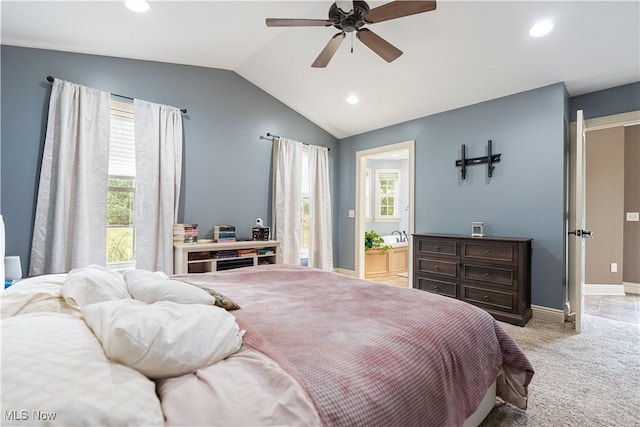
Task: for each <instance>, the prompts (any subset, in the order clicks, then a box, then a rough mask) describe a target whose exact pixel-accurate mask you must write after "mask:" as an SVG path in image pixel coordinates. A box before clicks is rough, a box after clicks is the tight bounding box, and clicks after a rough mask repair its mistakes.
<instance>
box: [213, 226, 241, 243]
mask: <svg viewBox="0 0 640 427" xmlns="http://www.w3.org/2000/svg"><path fill="white" fill-rule="evenodd" d="M213 239H214V240H215V241H216V242H235V241H236V227H235V226H233V225H216V226H215V227H213Z"/></svg>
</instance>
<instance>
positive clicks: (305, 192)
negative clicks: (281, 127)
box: [300, 145, 309, 265]
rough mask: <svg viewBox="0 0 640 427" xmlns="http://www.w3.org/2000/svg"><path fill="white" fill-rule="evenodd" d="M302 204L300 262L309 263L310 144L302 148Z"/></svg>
mask: <svg viewBox="0 0 640 427" xmlns="http://www.w3.org/2000/svg"><path fill="white" fill-rule="evenodd" d="M301 193H302V205H301V208H300V209H302V212H301V218H302V223H301V224H300V226H301V231H302V232H301V237H302V242H301V245H300V264H302V265H307V263H308V261H309V146H308V145H305V146H303V148H302V180H301Z"/></svg>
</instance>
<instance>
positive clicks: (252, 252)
mask: <svg viewBox="0 0 640 427" xmlns="http://www.w3.org/2000/svg"><path fill="white" fill-rule="evenodd" d="M256 254H257V251H256V248H247V249H238V256H239V257H243V256H255V255H256Z"/></svg>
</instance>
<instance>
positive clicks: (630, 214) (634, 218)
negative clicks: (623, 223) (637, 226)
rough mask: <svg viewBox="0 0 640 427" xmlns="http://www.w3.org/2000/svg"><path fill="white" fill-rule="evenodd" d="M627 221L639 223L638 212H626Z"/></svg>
mask: <svg viewBox="0 0 640 427" xmlns="http://www.w3.org/2000/svg"><path fill="white" fill-rule="evenodd" d="M627 221H640V212H627Z"/></svg>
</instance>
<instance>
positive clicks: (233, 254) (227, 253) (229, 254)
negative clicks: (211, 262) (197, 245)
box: [213, 251, 238, 259]
mask: <svg viewBox="0 0 640 427" xmlns="http://www.w3.org/2000/svg"><path fill="white" fill-rule="evenodd" d="M237 256H238V251H216V252H214V253H213V257H214V258H216V259H223V258H236V257H237Z"/></svg>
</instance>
